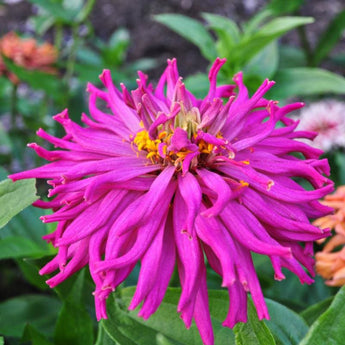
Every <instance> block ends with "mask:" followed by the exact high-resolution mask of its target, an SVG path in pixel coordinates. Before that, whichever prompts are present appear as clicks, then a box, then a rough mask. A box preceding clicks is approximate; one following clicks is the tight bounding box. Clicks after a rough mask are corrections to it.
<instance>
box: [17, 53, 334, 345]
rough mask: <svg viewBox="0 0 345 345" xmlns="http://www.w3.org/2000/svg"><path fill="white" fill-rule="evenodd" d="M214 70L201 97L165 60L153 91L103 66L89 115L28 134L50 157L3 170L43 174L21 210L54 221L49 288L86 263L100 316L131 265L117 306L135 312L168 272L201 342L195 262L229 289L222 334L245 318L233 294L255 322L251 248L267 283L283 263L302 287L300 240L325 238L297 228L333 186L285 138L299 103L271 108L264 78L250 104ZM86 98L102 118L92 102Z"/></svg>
mask: <svg viewBox="0 0 345 345" xmlns="http://www.w3.org/2000/svg"><path fill="white" fill-rule="evenodd" d="M224 63H225V60H222V59H217V60H216V61H215V63H214V64H213V66H212V68H211V70H210V73H209V81H210V88H209V91H208V94H207V95H206V96H205V98H204V99H197V98H195V97H194V96H193V95H192V94H191V93H190V92H189V91H188V90H187V89H186V87H185V85H184V83H183V82H182V79H181V78H180V76H179V74H178V71H177V66H176V61H175V60H172V61H168V66H167V68H166V70H165V72H164V73H163V75H162V77H161V78H160V80H159V82H158V84H157V86H156V88H153V87H152V85H151V84H147V77H146V76H145V75H144V74H142V73H140V72H139V79H138V88H137V89H136V90H133V91H131V92H129V91H128V89H127V88H126V87H125V86H124V85H122V84H121V91H119V90H118V89H117V88H115V86H114V84H113V82H112V80H111V76H110V72H109V71H104V72H103V74H102V75H101V77H100V78H101V80H102V82H103V84H104V86H105V88H106V90H105V91H103V90H100V89H98V88H96V87H95V86H93V85H91V84H90V85H88V91H89V92H90V103H89V107H90V114H91V117H92V118H89V117H87V116H86V115H84V114H83V116H82V120H83V122H84V123H85V126H84V127H81V126H79V125H77V124H76V123H74V122H73V121H72V120H71V119H69V117H68V113H67V111H66V110H65V111H63V112H62V113H61V114H58V115H56V116H55V117H54V118H55V120H56V121H58V122H59V123H61V125H62V126H63V127H64V129H65V131H66V136H65V137H63V138H62V139H59V138H56V137H53V136H51V135H49V134H48V133H46V132H44V131H43V130H39V131H38V135H39V136H41V137H42V138H44V139H46V140H47V141H49V142H50V143H52V144H54V146H55V147H58V148H60V149H57V150H55V151H47V150H45V149H44V148H42V147H40V146H38V145H37V144H30V145H29V146H30V147H32V148H33V149H34V150H35V151H36V152H37V153H38V154H39V155H40V156H41V157H43V158H45V159H47V160H50V161H51V163H49V164H47V165H45V166H42V167H39V168H36V169H33V170H30V171H26V172H22V173H18V174H14V175H12V176H11V178H12V179H13V180H17V179H23V178H32V177H38V178H47V179H49V182H48V183H49V184H50V185H51V186H52V189H51V190H50V192H49V196H51V197H53V196H54V199H52V200H51V201H48V202H45V201H38V202H36V203H35V205H36V206H39V207H42V208H52V209H53V211H54V213H52V214H50V215H46V216H43V217H42V218H43V221H45V222H58V225H57V228H56V230H55V232H53V233H51V234H49V235H47V236H45V239H46V240H47V241H50V242H51V243H52V244H53V245H54V246H55V247H58V248H59V252H58V254H57V256H56V257H55V258H54V259H53V260H52V261H51V262H49V263H48V264H47V265H46V266H45V267H43V269H42V270H41V274H47V273H52V272H54V271H58V273H57V274H56V275H55V276H53V277H52V278H50V279H49V280H48V281H47V283H48V284H49V285H50V286H51V287H54V286H56V285H57V284H59V283H60V282H62V281H63V280H65V279H66V278H67V277H69V276H70V275H72V274H73V273H74V272H76V271H77V270H78V269H80V268H81V267H83V266H85V265H87V264H88V265H89V268H90V273H91V276H92V278H93V280H94V282H95V284H96V289H95V292H94V295H95V302H96V314H97V317H98V319H100V318H106V298H107V297H108V295H109V294H110V293H111V292H112V291H113V290H115V288H116V287H117V286H118V285H119V284H121V283H122V282H123V281H124V280H125V279H126V277H127V276H128V275H129V274H130V272H131V271H132V270H133V268H134V267H135V265H136V264H137V262H138V261H140V263H141V265H140V273H139V277H138V284H137V288H136V292H135V294H134V296H133V299H132V302H131V304H130V306H129V308H130V309H135V308H136V307H137V306H139V305H140V304H141V309H140V311H139V315H140V316H142V317H143V318H148V317H149V316H150V315H151V314H152V313H154V312H155V311H156V309H157V308H158V307H159V305H160V303H161V301H162V299H163V298H164V294H165V291H166V289H167V287H168V285H169V281H170V278H171V275H172V273H173V271H174V268H175V266H177V269H178V273H179V277H180V282H181V297H180V300H179V303H178V306H177V311H178V313H180V315H181V318H182V319H183V321H184V323H185V325H186V326H187V327H189V326H190V325H191V323H192V320H193V319H194V320H195V322H196V325H197V327H198V328H199V331H200V334H201V337H202V339H203V342H204V343H205V344H207V345H208V344H213V343H214V339H213V332H212V325H211V318H210V313H209V305H208V297H207V285H206V267H207V266H206V264H205V257H206V258H207V265H209V267H211V268H212V269H213V270H214V271H215V272H217V273H218V274H219V275H220V276H221V277H222V286H223V287H224V288H226V289H227V290H228V292H229V297H230V306H229V313H228V315H227V317H226V319H225V321H224V323H223V324H224V326H228V327H233V326H234V325H235V324H236V323H237V322H239V321H243V322H245V321H246V320H247V293H251V295H252V298H253V302H254V304H255V306H256V309H257V313H258V317H259V318H260V319H263V318H268V317H269V315H268V311H267V308H266V304H265V301H264V298H263V295H262V291H261V288H260V284H259V281H258V278H257V275H256V273H255V268H254V265H253V261H252V257H251V253H252V252H255V253H258V254H262V255H267V256H268V257H269V258H270V260H271V262H272V265H273V268H274V273H275V278H276V279H278V280H280V279H284V274H283V272H282V268H283V267H285V268H287V269H289V270H291V271H292V272H294V273H295V274H296V275H297V276H298V277H299V279H300V281H301V282H302V283H304V282H305V283H311V282H312V281H313V280H312V279H311V278H310V276H309V275H308V274H307V273H306V271H305V270H304V268H303V267H302V266H304V267H305V268H306V269H307V271H308V272H309V273H310V274H311V275H313V274H314V273H313V265H314V261H313V258H312V254H313V241H314V240H316V239H321V238H324V237H325V236H327V235H329V231H328V230H327V229H324V230H320V229H319V228H317V227H316V226H313V225H311V224H310V222H309V219H310V218H316V217H321V216H324V215H326V214H328V213H329V212H330V210H331V209H330V208H329V207H327V206H324V205H321V204H320V203H319V202H318V201H317V200H318V199H319V198H321V197H323V196H324V195H326V194H328V193H329V192H330V191H332V189H333V184H332V182H331V181H330V180H329V179H327V178H326V177H325V176H324V175H327V174H329V166H328V163H327V160H325V159H322V160H319V159H318V158H319V156H320V154H321V153H322V151H320V150H318V149H315V148H312V147H310V146H308V145H307V144H305V143H303V142H300V141H297V140H295V139H296V138H307V139H312V138H313V137H314V136H315V134H313V133H310V132H305V131H296V127H297V124H298V123H297V122H296V121H294V120H292V119H290V118H288V117H286V114H287V113H289V112H291V111H293V110H295V109H299V108H301V107H302V106H303V104H302V103H294V104H290V105H285V106H283V107H279V106H278V104H277V102H275V101H270V100H267V99H265V98H264V97H263V96H264V94H265V93H266V92H267V91H268V90H269V89H270V88H271V87H272V86H273V84H274V83H273V82H271V81H268V80H265V81H264V82H263V84H262V85H261V86H260V87H259V89H258V90H257V91H256V92H255V93H254V94H253V95H252V96H251V97H250V96H249V94H248V91H247V89H246V87H245V86H244V84H243V80H242V74H241V73H238V74H237V75H235V77H234V81H235V84H236V85H224V86H217V80H216V78H217V73H218V71H219V69H220V68H221V66H222V65H223V64H224ZM100 101H102V102H103V103H105V106H106V107H103V108H102V109H108V110H107V112H105V111H104V110H101V109H100V108H99V107H98V106H96V104H97V105H98V104H99V103H100ZM277 123H279V126H276V124H277ZM295 153H298V154H297V155H296V154H295ZM296 178H298V179H304V180H306V181H308V182H309V184H310V188H309V189H310V190H305V189H304V188H303V187H302V186H301V185H299V184H298V183H297V182H296Z"/></svg>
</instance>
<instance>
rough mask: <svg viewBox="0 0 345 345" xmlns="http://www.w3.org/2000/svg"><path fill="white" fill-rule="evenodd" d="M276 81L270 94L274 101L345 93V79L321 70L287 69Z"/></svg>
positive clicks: (305, 68) (281, 72)
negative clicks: (293, 97)
mask: <svg viewBox="0 0 345 345" xmlns="http://www.w3.org/2000/svg"><path fill="white" fill-rule="evenodd" d="M274 79H275V81H276V85H275V86H274V87H273V88H272V89H271V90H270V92H269V97H270V98H273V99H285V98H287V97H292V96H308V95H320V94H327V93H331V94H344V93H345V78H344V77H342V76H340V75H337V74H335V73H332V72H329V71H326V70H324V69H320V68H308V67H296V68H286V69H282V70H279V71H278V73H277V74H276V75H275V77H274Z"/></svg>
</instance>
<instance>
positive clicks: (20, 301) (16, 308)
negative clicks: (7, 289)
mask: <svg viewBox="0 0 345 345" xmlns="http://www.w3.org/2000/svg"><path fill="white" fill-rule="evenodd" d="M60 307H61V303H60V302H59V300H58V299H56V298H55V297H50V296H44V295H23V296H20V297H16V298H11V299H9V300H7V301H5V302H2V303H0V333H1V334H6V336H9V337H18V338H19V337H21V335H22V334H23V331H24V328H25V325H26V324H27V323H30V324H31V325H32V326H33V327H35V328H36V329H37V330H38V331H39V332H41V333H42V334H44V335H47V336H49V335H51V334H52V331H53V329H54V325H55V322H56V319H57V313H58V311H59V309H60Z"/></svg>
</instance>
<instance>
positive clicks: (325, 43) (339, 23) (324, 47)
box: [312, 10, 345, 66]
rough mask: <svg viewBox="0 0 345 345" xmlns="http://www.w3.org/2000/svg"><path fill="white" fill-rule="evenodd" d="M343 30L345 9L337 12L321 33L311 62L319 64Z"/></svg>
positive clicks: (339, 37) (344, 26)
mask: <svg viewBox="0 0 345 345" xmlns="http://www.w3.org/2000/svg"><path fill="white" fill-rule="evenodd" d="M344 30H345V10H343V11H341V12H339V13H338V14H337V15H336V16H335V17H334V18H333V20H332V21H331V22H330V23H329V25H328V27H327V29H326V30H325V31H324V32H323V33H322V35H321V37H320V39H319V41H318V43H317V45H316V47H315V51H314V54H313V60H312V62H313V64H314V65H315V66H317V65H319V64H320V63H321V62H322V61H323V60H324V59H325V58H326V57H327V56H328V54H329V53H330V51H331V50H332V48H333V47H334V46H335V45H336V44H337V42H338V41H339V40H340V39H341V36H342V33H343V32H344Z"/></svg>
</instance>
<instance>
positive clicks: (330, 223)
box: [314, 186, 345, 286]
mask: <svg viewBox="0 0 345 345" xmlns="http://www.w3.org/2000/svg"><path fill="white" fill-rule="evenodd" d="M323 204H325V205H327V206H330V207H333V208H334V210H335V213H334V214H332V215H329V216H326V217H322V218H319V219H317V220H316V221H315V222H314V225H316V226H319V227H320V228H322V229H325V228H331V229H334V230H335V232H336V234H335V235H334V236H333V237H332V238H331V239H330V240H329V241H328V242H327V243H326V245H325V246H324V248H323V250H322V251H321V252H319V253H316V255H315V257H316V271H317V272H318V273H319V274H320V275H321V276H322V277H324V278H325V279H328V280H327V281H326V284H327V285H330V286H342V285H345V246H344V245H345V186H341V187H339V188H338V189H337V190H336V192H335V193H334V194H332V195H327V196H326V197H325V199H324V201H323ZM339 246H342V247H341V249H339Z"/></svg>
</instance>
